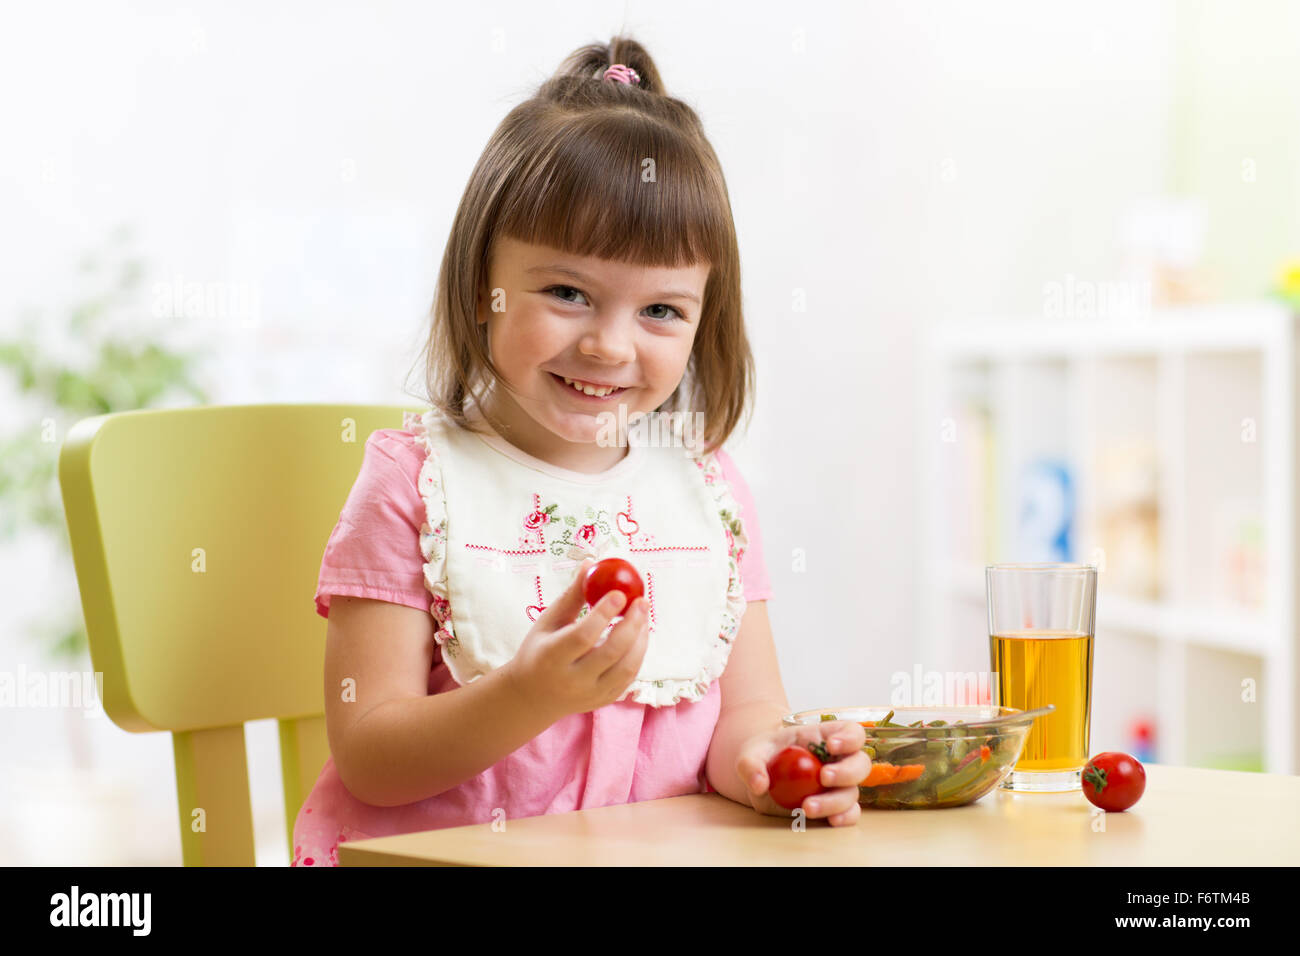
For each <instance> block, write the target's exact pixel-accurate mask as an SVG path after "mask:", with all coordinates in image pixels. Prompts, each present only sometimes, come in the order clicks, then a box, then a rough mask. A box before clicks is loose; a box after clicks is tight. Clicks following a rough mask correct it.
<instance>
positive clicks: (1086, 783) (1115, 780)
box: [1082, 750, 1147, 811]
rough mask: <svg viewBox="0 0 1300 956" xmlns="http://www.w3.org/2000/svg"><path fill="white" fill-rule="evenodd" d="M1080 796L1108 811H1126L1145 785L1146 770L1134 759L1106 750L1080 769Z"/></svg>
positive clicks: (1136, 800) (1144, 788)
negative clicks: (1081, 773) (1081, 786)
mask: <svg viewBox="0 0 1300 956" xmlns="http://www.w3.org/2000/svg"><path fill="white" fill-rule="evenodd" d="M1082 781H1083V795H1084V796H1085V797H1087V798H1088V800H1089V802H1091V803H1092V805H1093V806H1096V807H1101V809H1103V810H1107V811H1119V810H1127V809H1128V808H1129V807H1131V806H1133V804H1135V803H1137V802H1138V799H1139V798H1140V797H1141V796H1142V792H1143V791H1144V790H1146V788H1147V772H1146V770H1145V769H1143V767H1142V764H1140V763H1139V762H1138V761H1137V758H1135V757H1131V756H1129V755H1128V754H1126V753H1119V752H1116V751H1109V750H1108V751H1106V752H1105V753H1100V754H1097V756H1095V757H1093V758H1092V759H1091V760H1089V761H1088V762H1087V763H1086V764H1085V765H1084V768H1083V777H1082Z"/></svg>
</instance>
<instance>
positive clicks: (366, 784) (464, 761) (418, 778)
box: [325, 595, 561, 807]
mask: <svg viewBox="0 0 1300 956" xmlns="http://www.w3.org/2000/svg"><path fill="white" fill-rule="evenodd" d="M328 620H329V623H328V625H327V628H326V646H325V725H326V731H327V733H328V736H329V744H330V753H331V754H332V755H333V757H334V764H335V766H336V767H337V769H338V772H339V778H340V779H341V780H342V781H343V785H344V786H345V787H347V788H348V790H349V791H351V793H352V794H353V796H355V797H356V798H357V799H358V800H361V801H363V802H365V803H369V804H372V805H373V806H378V807H395V806H401V805H403V804H407V803H414V802H416V801H418V800H424V799H427V798H429V797H432V796H436V795H437V794H439V793H442V792H443V791H445V790H450V789H451V788H452V787H455V786H458V785H460V784H462V783H464V782H465V781H466V780H469V779H470V778H472V777H475V776H477V775H478V774H480V773H482V772H483V771H484V770H486V769H487V768H488V767H491V766H492V765H493V764H495V763H497V762H498V761H499V760H501V759H502V758H504V757H506V756H507V755H509V754H511V753H513V752H514V751H515V750H518V749H519V748H520V747H522V746H523V745H524V744H526V743H527V742H528V741H530V740H532V739H533V738H534V737H536V736H537V735H538V734H540V733H542V731H544V730H545V729H546V728H547V727H549V726H550V725H551V724H553V723H555V721H556V720H558V719H559V717H560V716H561V715H558V714H546V713H539V712H538V711H537V710H536V709H533V708H528V707H525V706H523V705H522V704H521V703H520V701H519V698H518V697H517V696H516V695H515V694H514V693H513V690H512V687H511V683H510V677H509V675H508V673H507V672H506V671H504V670H502V669H498V670H495V671H491V672H489V673H487V674H485V675H483V676H482V677H480V678H479V679H478V680H475V681H473V682H472V683H470V684H466V685H465V686H463V687H457V688H455V689H454V690H450V691H445V692H443V693H438V694H430V693H429V692H428V680H429V670H430V667H431V666H432V664H433V649H434V639H433V635H434V621H433V615H431V614H430V613H429V612H428V611H420V610H417V609H416V608H411V607H405V606H403V605H399V604H390V603H388V602H387V601H374V600H369V599H366V598H355V597H345V596H342V595H335V596H334V597H333V598H332V600H331V604H330V615H329V619H328ZM349 690H351V691H352V693H351V694H349V693H348V691H349Z"/></svg>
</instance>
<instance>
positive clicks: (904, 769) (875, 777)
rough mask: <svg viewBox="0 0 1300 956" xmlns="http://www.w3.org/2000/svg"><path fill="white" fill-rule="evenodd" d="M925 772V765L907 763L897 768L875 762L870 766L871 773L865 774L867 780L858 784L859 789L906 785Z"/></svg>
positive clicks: (890, 764)
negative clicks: (893, 784) (894, 784)
mask: <svg viewBox="0 0 1300 956" xmlns="http://www.w3.org/2000/svg"><path fill="white" fill-rule="evenodd" d="M924 772H925V764H923V763H909V764H904V765H903V766H897V765H895V764H892V763H881V762H876V763H873V764H872V765H871V772H870V773H868V774H867V779H866V780H863V781H862V782H861V783H859V784H858V786H859V787H883V786H886V785H887V784H891V783H906V782H907V781H909V780H915V779H916V778H917V777H919V776H921V774H922V773H924Z"/></svg>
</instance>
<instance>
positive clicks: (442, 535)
mask: <svg viewBox="0 0 1300 956" xmlns="http://www.w3.org/2000/svg"><path fill="white" fill-rule="evenodd" d="M436 415H437V411H436V410H435V409H428V410H426V411H424V412H421V413H416V412H406V413H405V414H404V416H403V421H402V427H403V429H404V430H406V431H409V432H411V434H413V435H414V436H415V437H416V439H417V440H418V441H419V442H420V444H421V445H422V446H423V448H424V449H425V459H424V463H423V464H422V465H421V466H420V475H419V479H418V481H419V491H420V496H421V498H422V499H423V500H424V504H425V520H424V523H423V524H422V525H421V526H420V551H421V553H422V554H423V556H424V560H425V565H424V583H425V587H426V588H427V589H428V591H429V593H430V596H431V598H432V600H431V603H430V607H429V612H430V613H431V614H432V615H433V618H434V621H435V622H436V623H437V628H438V629H437V631H435V633H434V640H435V641H437V643H438V645H439V646H440V647H441V648H442V652H443V654H444V655H446V656H447V657H450V658H454V657H455V656H456V653H457V640H456V631H455V622H454V621H453V619H452V607H451V600H450V590H449V588H448V586H447V502H446V497H445V493H444V490H443V483H442V465H441V462H440V460H439V457H438V449H437V442H435V441H433V440H432V437H431V423H432V421H433V418H432V416H436ZM677 434H678V435H679V437H681V438H682V444H683V447H684V448H685V450H686V453H687V454H688V455H689V456H690V457H691V459H692V460H693V461H694V463H695V466H696V467H697V468H698V469H699V470H700V472H701V478H702V480H703V481H704V485H705V488H706V489H707V490H708V492H709V494H710V495H711V497H712V500H713V505H714V507H715V508H716V510H717V513H718V517H719V518H720V520H721V522H722V527H723V530H724V532H725V533H726V537H727V565H728V579H727V595H726V602H725V604H724V606H723V611H722V622H721V625H720V627H719V629H718V633H717V635H716V636H715V637H714V638H712V639H711V641H710V643H709V646H708V648H707V649H706V650H705V653H704V659H703V661H702V662H701V665H700V668H699V671H698V672H697V673H696V674H695V675H694V676H692V677H689V678H679V679H664V680H655V681H645V680H636V681H633V682H632V684H631V685H630V686H629V687H628V690H627V693H625V694H624V695H623V697H621V698H619V699H620V700H624V699H626V698H627V696H628V694H630V695H631V698H632V700H633V701H634V702H636V703H638V704H649V705H650V706H652V707H670V706H672V705H674V704H678V703H680V702H681V701H683V700H689V701H700V700H703V699H704V697H706V696H707V695H708V692H709V686H710V685H711V684H712V683H713V681H714V680H716V679H717V678H718V677H720V676H721V675H722V672H723V670H724V669H725V668H726V666H727V658H728V657H729V656H730V654H731V648H732V646H733V643H734V641H735V639H736V633H737V631H738V630H739V628H740V621H741V619H742V618H743V617H744V614H745V606H746V602H745V593H744V587H743V585H742V582H741V577H740V559H741V557H742V556H743V555H744V553H745V549H746V548H747V547H748V546H749V537H748V536H747V535H746V534H745V527H744V522H743V521H742V520H741V505H740V502H738V501H737V500H736V499H735V497H734V496H733V495H732V493H731V486H730V483H729V482H728V481H727V480H726V477H725V476H724V475H723V471H722V464H721V463H720V462H719V461H718V459H717V454H716V452H715V453H713V454H707V455H706V454H704V453H703V452H702V451H701V450H700V449H701V442H699V441H694V442H693V441H691V440H690V439H689V437H684V433H683V432H682V431H681V430H680V429H679V430H678V432H677Z"/></svg>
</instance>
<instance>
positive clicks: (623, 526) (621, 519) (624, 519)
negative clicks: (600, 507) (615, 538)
mask: <svg viewBox="0 0 1300 956" xmlns="http://www.w3.org/2000/svg"><path fill="white" fill-rule="evenodd" d="M640 528H641V526H640V525H639V524H637V523H636V522H635V521H634V520H633V519H632V518H630V517H628V514H627V512H626V511H620V512H619V513H618V533H619V534H622V535H626V536H627V537H629V538H630V537H632V535H634V534H636V533H637V531H638V530H640Z"/></svg>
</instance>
